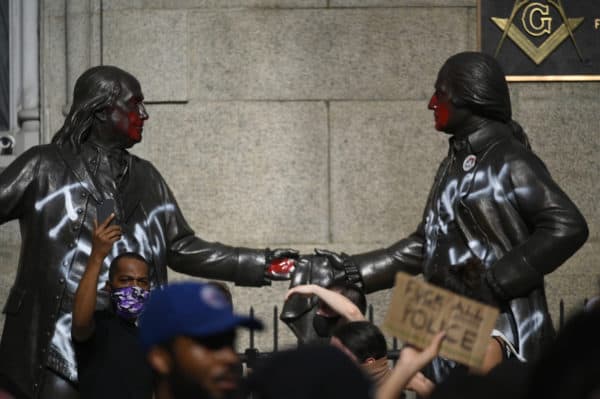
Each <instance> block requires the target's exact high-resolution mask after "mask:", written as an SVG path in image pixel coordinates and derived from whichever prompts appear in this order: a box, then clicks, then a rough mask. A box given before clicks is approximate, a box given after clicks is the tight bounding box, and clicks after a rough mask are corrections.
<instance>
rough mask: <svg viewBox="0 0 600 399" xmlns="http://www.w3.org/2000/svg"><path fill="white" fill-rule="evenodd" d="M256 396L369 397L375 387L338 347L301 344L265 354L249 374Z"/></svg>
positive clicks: (308, 398)
mask: <svg viewBox="0 0 600 399" xmlns="http://www.w3.org/2000/svg"><path fill="white" fill-rule="evenodd" d="M247 388H248V391H249V392H250V393H252V398H254V399H280V398H286V399H320V398H328V399H329V398H344V399H354V398H356V399H368V398H373V397H375V396H374V392H375V390H374V387H373V385H372V383H371V382H370V381H369V380H368V378H367V377H366V376H365V375H364V373H363V372H362V371H361V370H360V369H359V367H358V366H357V365H356V364H355V363H354V362H353V361H352V360H350V359H349V358H348V356H346V355H344V354H343V353H341V352H340V351H339V350H337V349H335V348H333V347H331V346H327V345H319V346H311V345H306V346H300V347H298V348H297V349H294V350H288V351H283V352H277V353H275V354H273V356H271V357H269V358H266V359H265V360H263V361H262V363H260V364H259V365H258V367H257V368H256V369H255V370H254V371H253V372H252V373H251V374H250V375H249V377H248V382H247Z"/></svg>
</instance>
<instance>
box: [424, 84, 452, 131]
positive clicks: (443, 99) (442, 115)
mask: <svg viewBox="0 0 600 399" xmlns="http://www.w3.org/2000/svg"><path fill="white" fill-rule="evenodd" d="M427 108H429V109H431V110H433V118H434V120H435V129H436V130H439V131H441V132H443V131H446V128H447V127H448V123H449V122H450V118H451V116H452V111H453V107H452V103H451V102H450V99H449V96H448V94H447V93H445V92H443V91H441V90H436V91H435V93H433V96H431V100H429V105H428V106H427Z"/></svg>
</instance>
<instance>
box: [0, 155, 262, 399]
mask: <svg viewBox="0 0 600 399" xmlns="http://www.w3.org/2000/svg"><path fill="white" fill-rule="evenodd" d="M83 154H84V153H75V152H73V151H72V150H71V149H70V147H68V146H66V145H65V146H63V147H58V146H57V145H55V144H49V145H43V146H37V147H34V148H32V149H30V150H28V151H27V152H25V153H24V154H23V155H21V156H20V157H19V158H17V159H16V160H15V161H14V162H13V163H12V164H11V165H9V166H8V167H7V168H6V169H5V170H4V171H3V172H2V174H1V175H0V223H4V222H6V221H8V220H12V219H19V222H20V229H21V256H20V259H19V266H18V269H17V277H16V281H15V284H14V286H13V287H12V288H11V290H10V294H9V297H8V300H7V302H6V305H5V307H4V313H5V314H6V319H5V324H4V332H3V334H2V342H1V343H0V374H1V375H3V376H5V378H8V379H9V380H10V381H12V382H13V383H14V384H16V385H17V386H18V387H19V389H20V390H22V391H23V393H24V394H26V395H28V396H29V397H37V395H38V390H39V388H40V376H41V375H42V371H43V369H44V367H46V366H49V367H50V368H52V369H53V370H55V371H56V372H58V373H59V374H61V375H62V376H64V377H65V378H68V379H71V380H74V379H75V378H76V368H75V363H74V356H73V350H72V346H71V342H70V329H71V315H70V312H71V310H72V301H73V296H74V293H75V290H76V289H77V285H78V283H79V280H80V278H81V275H82V273H83V270H84V268H85V265H86V263H87V260H88V256H89V252H90V249H91V235H92V231H93V222H94V219H95V218H96V206H97V204H98V203H99V202H101V201H102V200H103V195H104V194H103V192H102V191H103V190H102V189H101V188H100V187H99V184H98V181H99V180H98V179H97V177H96V176H95V175H96V171H97V170H98V164H99V162H100V153H99V152H95V151H91V152H88V153H87V154H88V155H83ZM125 159H126V162H127V172H126V175H125V179H124V180H123V181H122V182H121V183H120V185H119V188H118V189H117V190H116V192H115V193H114V195H115V196H116V200H117V207H116V211H117V217H118V219H119V224H121V226H122V228H123V239H122V240H121V241H120V242H119V243H118V244H117V245H116V248H115V250H114V252H113V256H114V255H115V254H116V252H117V251H124V250H127V251H135V252H138V253H140V254H142V255H143V256H145V257H146V259H148V260H149V261H150V262H151V263H152V266H153V270H152V271H151V273H152V277H153V282H154V283H155V284H163V283H165V282H166V280H167V265H168V266H170V267H171V268H172V269H173V270H175V271H177V272H181V273H185V274H191V275H195V276H202V277H206V278H218V279H223V280H229V281H235V282H236V283H237V284H240V285H250V286H258V285H262V284H263V283H264V281H265V280H264V277H263V274H264V261H265V259H264V251H256V250H249V249H243V248H233V247H229V246H225V245H222V244H219V243H210V242H206V241H203V240H201V239H200V238H198V237H196V236H195V235H194V232H193V231H192V229H191V228H190V227H189V226H188V224H187V223H186V221H185V220H184V218H183V215H182V214H181V212H180V210H179V207H178V206H177V203H176V201H175V198H174V197H173V194H172V193H171V191H170V190H169V188H168V186H167V184H166V183H165V181H164V180H163V178H162V177H161V175H160V173H159V172H158V171H157V170H156V169H155V168H154V167H153V166H152V164H150V163H149V162H147V161H145V160H142V159H140V158H138V157H136V156H133V155H127V156H126V157H125ZM109 260H110V259H108V260H107V261H106V262H105V264H104V267H103V271H102V272H101V276H100V281H101V282H103V281H105V280H106V279H107V267H108V264H109ZM106 304H107V298H100V300H99V305H100V306H102V305H106Z"/></svg>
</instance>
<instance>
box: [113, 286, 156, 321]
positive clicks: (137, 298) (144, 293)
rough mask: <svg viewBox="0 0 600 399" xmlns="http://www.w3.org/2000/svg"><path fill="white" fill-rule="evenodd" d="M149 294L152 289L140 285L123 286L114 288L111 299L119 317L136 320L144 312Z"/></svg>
mask: <svg viewBox="0 0 600 399" xmlns="http://www.w3.org/2000/svg"><path fill="white" fill-rule="evenodd" d="M149 295H150V291H148V290H145V289H143V288H140V287H135V286H133V287H123V288H116V289H113V290H112V291H111V293H110V299H111V301H112V303H113V306H114V309H115V312H116V313H117V315H118V316H119V317H122V318H124V319H127V320H135V319H137V318H138V316H139V315H140V313H142V309H144V303H146V300H147V299H148V296H149Z"/></svg>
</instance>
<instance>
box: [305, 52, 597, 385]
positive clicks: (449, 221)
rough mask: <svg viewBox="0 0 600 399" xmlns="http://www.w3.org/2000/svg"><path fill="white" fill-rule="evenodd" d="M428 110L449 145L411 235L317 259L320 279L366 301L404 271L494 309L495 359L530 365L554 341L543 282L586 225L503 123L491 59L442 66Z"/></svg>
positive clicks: (460, 59) (504, 91) (499, 84)
mask: <svg viewBox="0 0 600 399" xmlns="http://www.w3.org/2000/svg"><path fill="white" fill-rule="evenodd" d="M428 108H429V109H430V110H432V111H433V116H434V121H435V129H436V130H438V131H441V132H444V133H445V134H447V135H448V136H449V142H448V144H449V150H448V156H447V157H446V158H445V159H444V160H443V161H442V162H441V165H440V167H439V169H438V172H437V174H436V177H435V180H434V181H433V185H432V187H431V191H430V193H429V197H428V199H427V201H426V203H425V210H424V212H423V218H422V221H421V223H420V224H419V225H418V227H417V229H416V231H415V232H414V233H413V234H411V235H409V236H408V237H407V238H405V239H402V240H400V241H398V242H396V243H394V244H392V245H391V246H389V247H387V248H383V249H378V250H375V251H371V252H368V253H363V254H357V255H351V256H348V255H345V254H343V253H342V254H336V253H333V252H330V251H317V255H320V256H325V257H327V259H328V262H329V266H330V273H329V276H328V278H329V279H332V278H335V279H338V278H342V279H344V280H346V281H350V282H356V283H358V284H361V285H362V286H363V287H364V290H365V292H366V293H371V292H374V291H378V290H381V289H386V288H391V287H392V286H393V284H394V277H395V275H396V273H397V272H399V271H404V272H408V273H411V274H419V273H422V274H423V275H424V277H425V279H426V280H428V281H430V282H433V283H435V284H438V285H440V286H442V287H445V288H447V289H451V290H454V291H457V292H467V293H469V294H468V295H469V296H471V297H473V298H474V299H478V300H480V301H484V302H487V303H490V304H492V305H495V306H498V307H499V308H500V311H501V313H500V316H499V318H498V322H497V324H496V330H497V332H498V345H497V348H496V349H497V351H498V352H499V353H500V355H502V354H503V353H504V354H505V355H506V356H509V353H511V352H516V354H518V356H520V358H524V359H527V360H531V361H533V360H535V359H536V358H537V356H538V355H539V353H540V350H541V348H542V347H544V346H545V344H546V343H548V341H551V340H552V338H553V336H554V328H553V325H552V321H551V319H550V315H549V312H548V306H547V304H546V296H545V291H544V275H546V274H548V273H551V272H552V271H554V270H555V269H556V268H557V267H559V266H560V265H561V264H562V263H563V262H565V261H566V260H567V259H568V258H569V257H570V256H571V255H573V254H574V253H575V251H577V250H578V249H579V247H581V246H582V245H583V243H584V242H585V241H586V239H587V237H588V228H587V224H586V221H585V219H584V218H583V216H582V215H581V213H580V212H579V210H578V209H577V207H576V206H575V204H574V203H573V202H572V201H571V200H570V199H569V197H568V196H567V195H566V194H565V193H564V192H563V190H562V189H561V188H560V187H559V186H558V184H557V183H556V182H555V181H554V180H553V179H552V177H551V176H550V173H549V171H548V169H547V168H546V166H545V165H544V163H543V162H542V161H541V160H540V159H539V158H538V157H537V156H536V154H535V153H534V152H533V151H532V149H531V147H530V145H529V141H528V139H527V136H526V135H525V133H524V131H523V129H522V128H521V126H519V124H518V123H517V122H515V121H513V120H512V109H511V102H510V95H509V90H508V85H507V83H506V79H505V76H504V72H503V71H502V68H501V66H500V65H499V64H498V62H497V61H496V60H495V59H494V58H493V57H491V56H489V55H486V54H483V53H476V52H464V53H459V54H456V55H454V56H452V57H450V58H449V59H448V60H447V61H446V62H445V63H444V65H443V66H442V68H441V69H440V71H439V74H438V77H437V81H436V82H435V92H434V94H433V96H432V97H431V100H430V102H429V105H428ZM301 271H302V269H297V270H296V273H299V272H301ZM311 272H312V274H313V275H318V274H317V273H316V272H315V271H314V270H311ZM319 275H323V273H321V274H319ZM332 276H333V277H332ZM300 279H301V277H298V276H296V275H294V276H293V281H294V280H300ZM324 280H326V279H324ZM313 282H314V281H313ZM453 367H454V365H453V364H452V363H451V362H436V363H435V364H434V367H433V369H432V371H431V374H430V376H431V377H432V378H433V379H434V381H435V382H438V381H441V380H442V379H443V378H445V376H446V375H447V374H448V372H449V371H450V369H452V368H453Z"/></svg>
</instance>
